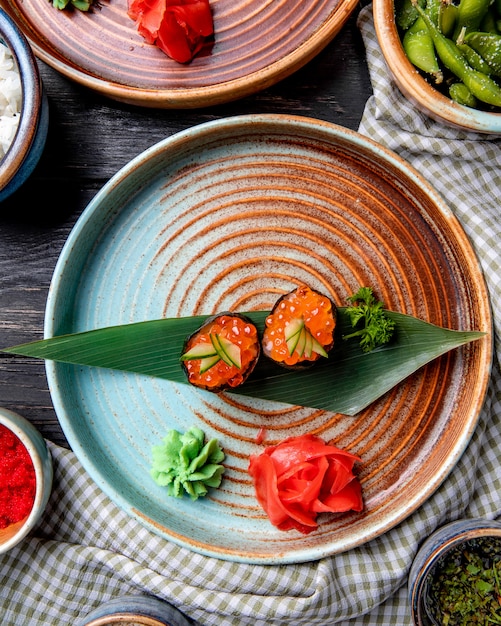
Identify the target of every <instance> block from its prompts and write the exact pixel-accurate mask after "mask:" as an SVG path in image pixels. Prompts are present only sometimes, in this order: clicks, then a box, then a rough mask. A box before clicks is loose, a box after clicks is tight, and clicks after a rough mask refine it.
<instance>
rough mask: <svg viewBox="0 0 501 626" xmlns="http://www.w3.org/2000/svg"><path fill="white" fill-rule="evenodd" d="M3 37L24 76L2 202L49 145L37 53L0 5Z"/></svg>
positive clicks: (0, 167)
mask: <svg viewBox="0 0 501 626" xmlns="http://www.w3.org/2000/svg"><path fill="white" fill-rule="evenodd" d="M0 41H2V43H4V44H5V45H6V46H7V47H8V48H9V49H10V51H11V53H12V55H13V57H14V60H15V62H16V64H17V67H18V69H19V73H20V76H21V89H22V96H21V97H22V100H21V113H20V120H19V125H18V128H17V132H16V134H15V136H14V139H13V140H12V143H11V144H10V147H9V148H8V150H7V152H6V154H5V156H4V157H3V159H1V161H0V202H1V201H3V200H4V199H5V198H7V197H8V196H10V195H11V194H12V193H14V191H16V190H17V189H18V188H19V187H20V186H21V185H22V184H23V183H24V182H25V181H26V180H27V179H28V178H29V176H30V175H31V174H32V172H33V170H34V169H35V166H36V165H37V163H38V161H39V160H40V157H41V155H42V152H43V149H44V147H45V140H46V138H47V131H48V125H49V105H48V101H47V97H46V94H45V92H44V88H43V84H42V79H41V77H40V73H39V70H38V65H37V63H36V60H35V56H34V54H33V52H32V50H31V47H30V45H29V44H28V41H27V39H26V38H25V36H24V34H23V33H22V32H21V31H20V30H19V28H18V27H17V26H16V24H15V23H14V22H13V21H12V19H11V18H10V17H9V16H8V15H7V14H6V13H5V12H4V10H3V9H1V8H0Z"/></svg>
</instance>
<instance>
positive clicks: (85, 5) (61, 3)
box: [51, 0, 94, 11]
mask: <svg viewBox="0 0 501 626" xmlns="http://www.w3.org/2000/svg"><path fill="white" fill-rule="evenodd" d="M51 1H52V5H53V6H54V7H55V8H56V9H59V10H60V11H63V10H64V9H66V8H70V7H75V9H78V10H79V11H88V10H89V9H90V8H91V6H92V4H93V2H94V0H51Z"/></svg>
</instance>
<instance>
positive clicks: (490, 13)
mask: <svg viewBox="0 0 501 626" xmlns="http://www.w3.org/2000/svg"><path fill="white" fill-rule="evenodd" d="M373 11H374V23H375V29H376V34H377V38H378V41H379V45H380V46H381V50H382V53H383V56H384V58H385V60H386V63H387V65H388V67H389V69H390V71H391V72H392V74H393V78H394V80H395V83H396V84H397V86H398V88H399V89H400V91H401V92H402V93H403V94H404V96H406V97H407V98H408V99H409V100H410V101H411V102H412V103H413V104H414V105H415V106H416V107H418V108H419V109H420V110H421V111H424V112H425V113H426V114H427V115H429V116H430V117H431V118H433V119H435V120H438V121H440V122H443V123H445V124H447V125H449V126H453V127H456V128H460V129H463V130H471V131H477V132H481V133H491V134H501V0H493V1H491V0H373Z"/></svg>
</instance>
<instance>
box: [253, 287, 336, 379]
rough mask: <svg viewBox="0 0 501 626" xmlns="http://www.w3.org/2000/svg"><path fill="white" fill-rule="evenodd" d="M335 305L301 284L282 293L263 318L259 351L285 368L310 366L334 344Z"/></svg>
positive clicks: (325, 355) (325, 297)
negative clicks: (262, 331)
mask: <svg viewBox="0 0 501 626" xmlns="http://www.w3.org/2000/svg"><path fill="white" fill-rule="evenodd" d="M335 327H336V307H335V306H334V304H333V303H332V302H331V300H330V299H329V298H328V297H327V296H324V295H322V294H321V293H319V292H318V291H315V290H314V289H311V288H310V287H307V286H306V285H301V286H300V287H298V288H297V289H295V290H294V291H291V292H290V293H288V294H285V295H284V296H282V297H281V298H280V299H279V300H278V301H277V303H276V304H275V306H274V307H273V310H272V311H271V314H270V315H269V316H268V317H267V318H266V323H265V329H264V333H263V340H262V346H263V353H264V354H265V355H266V356H268V357H269V358H270V359H272V360H273V361H276V362H277V363H279V364H280V365H283V366H285V367H300V366H305V365H310V364H312V363H313V362H315V361H317V360H318V359H319V358H320V357H327V355H328V352H329V350H331V349H332V347H333V345H334V329H335Z"/></svg>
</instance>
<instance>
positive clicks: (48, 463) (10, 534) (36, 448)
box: [0, 408, 53, 554]
mask: <svg viewBox="0 0 501 626" xmlns="http://www.w3.org/2000/svg"><path fill="white" fill-rule="evenodd" d="M0 424H3V425H4V426H6V427H7V428H9V429H10V430H11V431H12V432H13V433H14V434H15V435H16V436H17V437H18V438H19V439H20V440H21V442H22V443H23V444H24V446H25V447H26V449H27V450H28V452H29V454H30V457H31V460H32V461H33V466H34V468H35V477H36V492H35V500H34V503H33V507H32V509H31V512H30V513H29V515H28V516H27V517H25V518H24V519H23V520H20V521H19V522H16V523H15V524H11V525H10V526H7V528H2V529H0V554H3V553H5V552H7V551H8V550H10V549H11V548H13V547H14V546H15V545H17V544H18V543H19V542H20V541H21V540H22V539H24V538H25V537H26V535H27V534H28V533H29V532H30V531H31V530H33V528H34V527H35V525H36V524H37V523H38V521H39V519H40V517H41V515H42V513H43V512H44V510H45V507H46V506H47V502H48V500H49V496H50V493H51V490H52V478H53V468H52V458H51V455H50V452H49V450H48V448H47V444H46V442H45V439H44V438H43V437H42V435H41V434H40V433H39V432H38V430H37V429H36V428H35V427H34V426H33V424H31V423H30V422H28V420H27V419H25V418H24V417H21V416H20V415H18V414H17V413H14V412H12V411H9V410H8V409H3V408H0Z"/></svg>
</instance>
